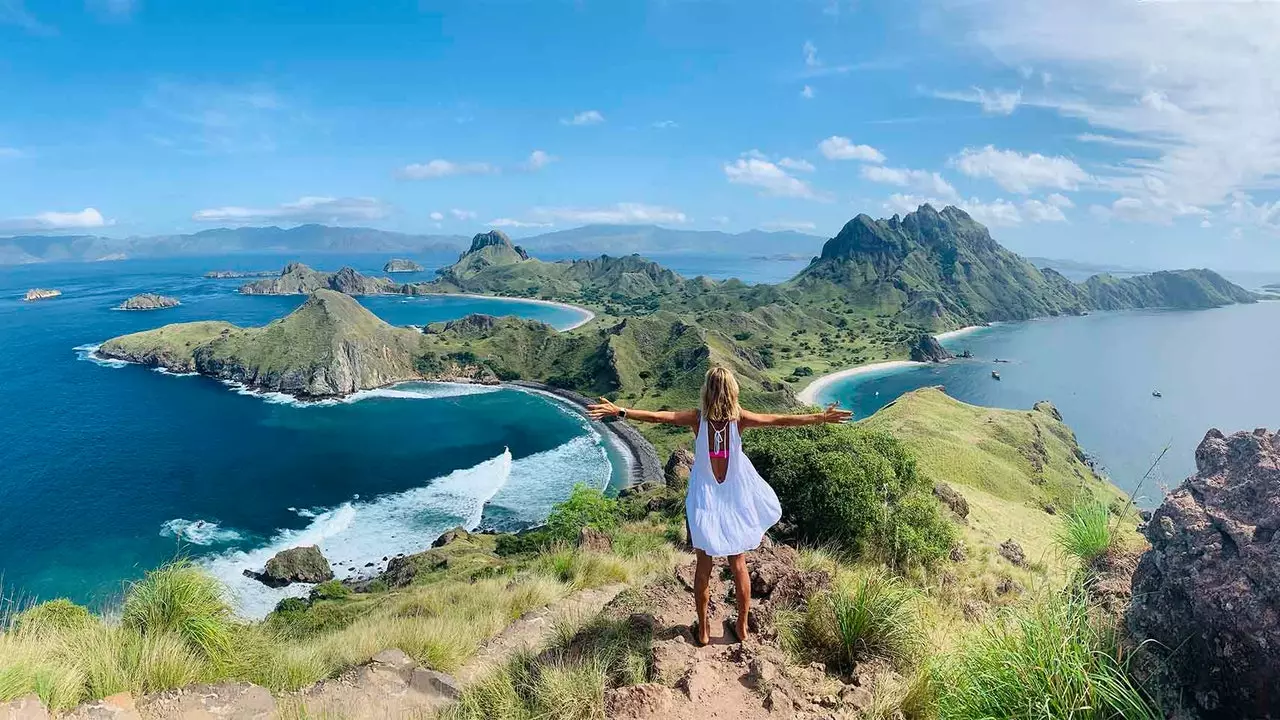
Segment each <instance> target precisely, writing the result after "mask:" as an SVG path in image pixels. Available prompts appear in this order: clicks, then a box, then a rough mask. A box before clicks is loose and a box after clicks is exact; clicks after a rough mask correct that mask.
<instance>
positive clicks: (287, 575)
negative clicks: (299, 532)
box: [246, 545, 333, 587]
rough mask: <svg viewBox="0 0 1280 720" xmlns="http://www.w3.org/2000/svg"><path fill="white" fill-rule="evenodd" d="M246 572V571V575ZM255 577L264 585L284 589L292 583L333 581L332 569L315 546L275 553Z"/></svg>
mask: <svg viewBox="0 0 1280 720" xmlns="http://www.w3.org/2000/svg"><path fill="white" fill-rule="evenodd" d="M247 573H248V571H246V574H247ZM251 577H255V579H257V580H258V581H260V582H262V583H263V584H264V585H269V586H271V587H284V586H285V585H290V584H292V583H319V582H324V581H326V580H332V579H333V568H331V567H329V561H328V560H326V559H325V557H324V555H323V554H322V553H321V552H320V548H318V547H316V546H315V545H307V546H305V547H296V548H289V549H288V550H282V551H280V552H278V553H276V556H275V557H273V558H271V559H270V560H268V561H267V567H266V569H265V570H263V571H262V573H260V574H258V575H256V576H253V575H251Z"/></svg>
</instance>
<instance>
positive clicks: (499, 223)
mask: <svg viewBox="0 0 1280 720" xmlns="http://www.w3.org/2000/svg"><path fill="white" fill-rule="evenodd" d="M489 226H490V227H499V228H502V227H509V228H544V227H551V223H541V222H527V221H525V220H513V219H512V218H496V219H493V220H490V221H489Z"/></svg>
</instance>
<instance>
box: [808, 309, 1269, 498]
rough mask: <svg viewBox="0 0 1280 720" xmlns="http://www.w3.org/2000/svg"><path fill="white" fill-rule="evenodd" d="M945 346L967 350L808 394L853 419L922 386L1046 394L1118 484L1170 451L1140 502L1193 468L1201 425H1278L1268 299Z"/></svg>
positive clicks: (1020, 400) (990, 396)
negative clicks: (957, 356)
mask: <svg viewBox="0 0 1280 720" xmlns="http://www.w3.org/2000/svg"><path fill="white" fill-rule="evenodd" d="M943 344H944V345H945V346H947V347H948V348H949V349H950V350H952V351H953V352H955V353H957V354H958V353H960V352H962V351H963V350H965V349H968V350H970V351H971V352H972V353H973V355H974V358H973V359H972V360H963V359H956V360H952V361H949V362H946V363H943V364H938V365H927V366H913V367H909V368H905V369H898V370H889V371H884V372H879V373H872V374H868V375H861V376H853V377H851V378H847V379H845V380H843V381H839V382H836V383H833V384H832V385H830V386H828V387H827V388H826V389H825V390H824V391H822V392H820V393H819V396H818V399H819V400H820V401H823V402H832V401H835V402H839V403H841V404H842V405H844V406H845V407H847V408H850V409H852V410H853V411H854V413H855V416H856V417H866V416H867V415H869V414H871V413H873V412H875V411H876V410H878V409H879V408H881V407H883V406H884V405H886V404H888V403H889V402H892V401H893V400H894V398H896V397H898V396H899V395H901V394H902V393H904V392H908V391H910V390H914V389H916V388H920V387H925V386H929V385H941V386H943V387H944V388H945V389H946V392H947V394H949V395H951V396H952V397H955V398H957V399H959V400H963V401H964V402H967V403H972V404H975V405H985V406H989V407H1001V408H1013V409H1029V408H1030V407H1031V406H1032V405H1033V404H1034V403H1035V402H1036V401H1038V400H1049V401H1051V402H1052V403H1053V404H1054V405H1055V406H1057V408H1058V410H1060V411H1061V412H1062V415H1063V417H1064V419H1065V420H1066V422H1067V424H1069V425H1070V426H1071V427H1072V428H1073V429H1074V430H1075V432H1076V436H1077V438H1078V439H1079V441H1080V444H1081V446H1083V447H1084V449H1085V451H1086V452H1088V453H1089V454H1090V455H1092V456H1093V457H1094V458H1095V459H1096V460H1098V461H1099V462H1100V463H1101V464H1102V466H1103V469H1104V470H1105V471H1106V473H1107V474H1108V475H1109V476H1110V478H1111V480H1112V481H1113V482H1115V483H1116V485H1118V486H1120V487H1121V488H1123V489H1125V490H1128V491H1132V490H1133V489H1134V488H1135V487H1136V486H1137V485H1138V482H1139V480H1140V479H1141V478H1142V476H1143V475H1144V474H1146V473H1147V471H1148V469H1149V468H1150V467H1151V465H1152V463H1153V462H1154V460H1155V458H1156V456H1157V455H1159V453H1160V451H1161V450H1162V449H1163V448H1164V447H1166V446H1168V447H1169V452H1168V453H1167V454H1166V455H1165V456H1164V458H1163V459H1162V460H1161V462H1160V464H1159V465H1158V466H1157V468H1156V471H1155V473H1154V474H1153V477H1152V479H1150V480H1148V481H1147V484H1146V485H1145V486H1143V487H1142V489H1141V490H1140V491H1139V495H1138V502H1139V503H1140V504H1142V505H1143V506H1147V507H1150V506H1153V505H1155V504H1157V503H1158V502H1159V501H1160V499H1161V497H1162V494H1163V490H1162V487H1173V486H1175V485H1177V483H1178V482H1180V481H1181V480H1182V479H1183V478H1185V477H1186V476H1188V475H1190V474H1192V473H1193V472H1195V458H1194V451H1195V448H1196V445H1197V444H1199V442H1200V440H1201V439H1203V437H1204V434H1205V432H1206V431H1207V430H1208V429H1209V428H1211V427H1217V428H1219V429H1221V430H1222V431H1223V432H1226V433H1230V432H1233V431H1236V430H1252V429H1253V428H1255V427H1260V426H1268V427H1271V428H1275V427H1277V426H1280V382H1277V381H1276V374H1275V369H1276V367H1277V358H1280V302H1276V301H1272V302H1260V303H1257V304H1254V305H1233V306H1229V307H1225V308H1218V309H1215V310H1197V311H1132V312H1113V313H1094V314H1092V315H1087V316H1083V317H1064V318H1052V319H1046V320H1034V321H1030V322H1022V323H1011V324H1004V325H993V326H991V327H988V328H982V329H979V330H976V331H974V332H972V333H970V334H966V335H961V336H959V337H955V338H952V339H949V340H945V341H944V342H943ZM997 358H999V359H1002V360H1007V361H1008V362H1003V363H995V362H994V360H995V359H997ZM992 370H996V371H998V372H999V373H1000V377H1001V379H1000V380H994V379H993V378H992V377H991V371H992ZM1154 391H1159V392H1160V393H1161V395H1162V397H1158V398H1157V397H1154V396H1153V395H1152V393H1153V392H1154Z"/></svg>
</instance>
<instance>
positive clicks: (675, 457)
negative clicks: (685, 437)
mask: <svg viewBox="0 0 1280 720" xmlns="http://www.w3.org/2000/svg"><path fill="white" fill-rule="evenodd" d="M691 472H693V453H692V452H689V451H688V450H686V449H685V448H680V449H679V450H675V451H674V452H672V453H671V457H669V458H667V464H666V465H664V466H663V468H662V475H663V478H664V479H665V480H666V481H667V487H671V488H675V489H676V490H680V491H684V490H685V488H687V487H689V473H691Z"/></svg>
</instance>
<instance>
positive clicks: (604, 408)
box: [587, 398, 698, 427]
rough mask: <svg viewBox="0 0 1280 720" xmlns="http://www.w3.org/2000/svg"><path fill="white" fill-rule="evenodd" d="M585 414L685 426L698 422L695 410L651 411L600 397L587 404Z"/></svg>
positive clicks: (600, 417) (592, 417) (595, 418)
mask: <svg viewBox="0 0 1280 720" xmlns="http://www.w3.org/2000/svg"><path fill="white" fill-rule="evenodd" d="M587 415H588V416H590V417H591V419H592V420H603V419H605V418H611V417H620V418H626V419H628V420H636V421H638V422H647V423H665V424H667V425H684V426H687V427H692V426H694V425H697V424H698V413H697V411H696V410H662V411H659V412H652V411H649V410H635V409H626V408H622V407H619V406H617V405H614V404H613V403H611V402H609V401H608V400H606V399H604V398H600V402H599V403H597V404H595V405H588V406H587Z"/></svg>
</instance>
